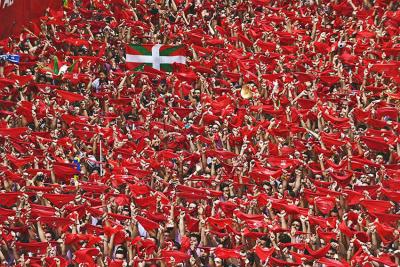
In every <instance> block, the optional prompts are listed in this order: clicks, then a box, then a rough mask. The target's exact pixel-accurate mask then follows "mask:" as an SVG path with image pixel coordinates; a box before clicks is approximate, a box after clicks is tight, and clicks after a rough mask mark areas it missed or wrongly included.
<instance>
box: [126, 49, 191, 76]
mask: <svg viewBox="0 0 400 267" xmlns="http://www.w3.org/2000/svg"><path fill="white" fill-rule="evenodd" d="M173 63H180V64H185V63H186V46H184V45H178V46H174V45H162V44H143V45H128V46H127V47H126V65H127V67H128V68H129V69H135V68H138V67H141V66H143V65H148V66H150V67H152V68H154V69H156V70H163V71H172V70H173V68H172V64H173Z"/></svg>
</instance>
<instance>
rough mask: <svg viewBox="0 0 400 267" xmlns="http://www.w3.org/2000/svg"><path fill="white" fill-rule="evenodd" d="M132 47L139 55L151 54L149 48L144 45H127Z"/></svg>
mask: <svg viewBox="0 0 400 267" xmlns="http://www.w3.org/2000/svg"><path fill="white" fill-rule="evenodd" d="M129 46H130V47H131V48H132V49H134V50H136V51H137V52H138V53H139V54H140V55H144V56H151V50H150V51H149V50H147V49H146V48H145V47H144V46H141V45H132V44H131V45H129Z"/></svg>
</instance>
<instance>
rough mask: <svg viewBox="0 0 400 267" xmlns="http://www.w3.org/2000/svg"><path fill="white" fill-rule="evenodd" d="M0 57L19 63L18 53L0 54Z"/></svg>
mask: <svg viewBox="0 0 400 267" xmlns="http://www.w3.org/2000/svg"><path fill="white" fill-rule="evenodd" d="M0 58H1V59H5V60H7V61H10V62H11V63H16V64H18V63H19V55H0Z"/></svg>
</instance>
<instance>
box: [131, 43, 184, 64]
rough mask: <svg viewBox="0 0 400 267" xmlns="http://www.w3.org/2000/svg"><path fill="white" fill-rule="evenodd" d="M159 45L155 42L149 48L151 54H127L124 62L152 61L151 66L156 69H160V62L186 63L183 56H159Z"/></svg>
mask: <svg viewBox="0 0 400 267" xmlns="http://www.w3.org/2000/svg"><path fill="white" fill-rule="evenodd" d="M161 46H162V45H161V44H155V45H154V46H153V47H152V48H151V56H143V55H130V54H127V55H126V62H135V63H152V67H153V68H154V69H156V70H160V66H161V64H172V63H181V64H185V63H186V58H185V57H184V56H160V48H161Z"/></svg>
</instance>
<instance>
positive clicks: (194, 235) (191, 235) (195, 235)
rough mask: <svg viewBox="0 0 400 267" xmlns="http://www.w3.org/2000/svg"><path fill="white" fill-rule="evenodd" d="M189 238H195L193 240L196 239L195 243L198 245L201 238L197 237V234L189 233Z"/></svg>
mask: <svg viewBox="0 0 400 267" xmlns="http://www.w3.org/2000/svg"><path fill="white" fill-rule="evenodd" d="M189 237H195V238H196V239H197V242H199V243H200V240H201V238H200V235H199V234H196V233H191V234H189Z"/></svg>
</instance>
